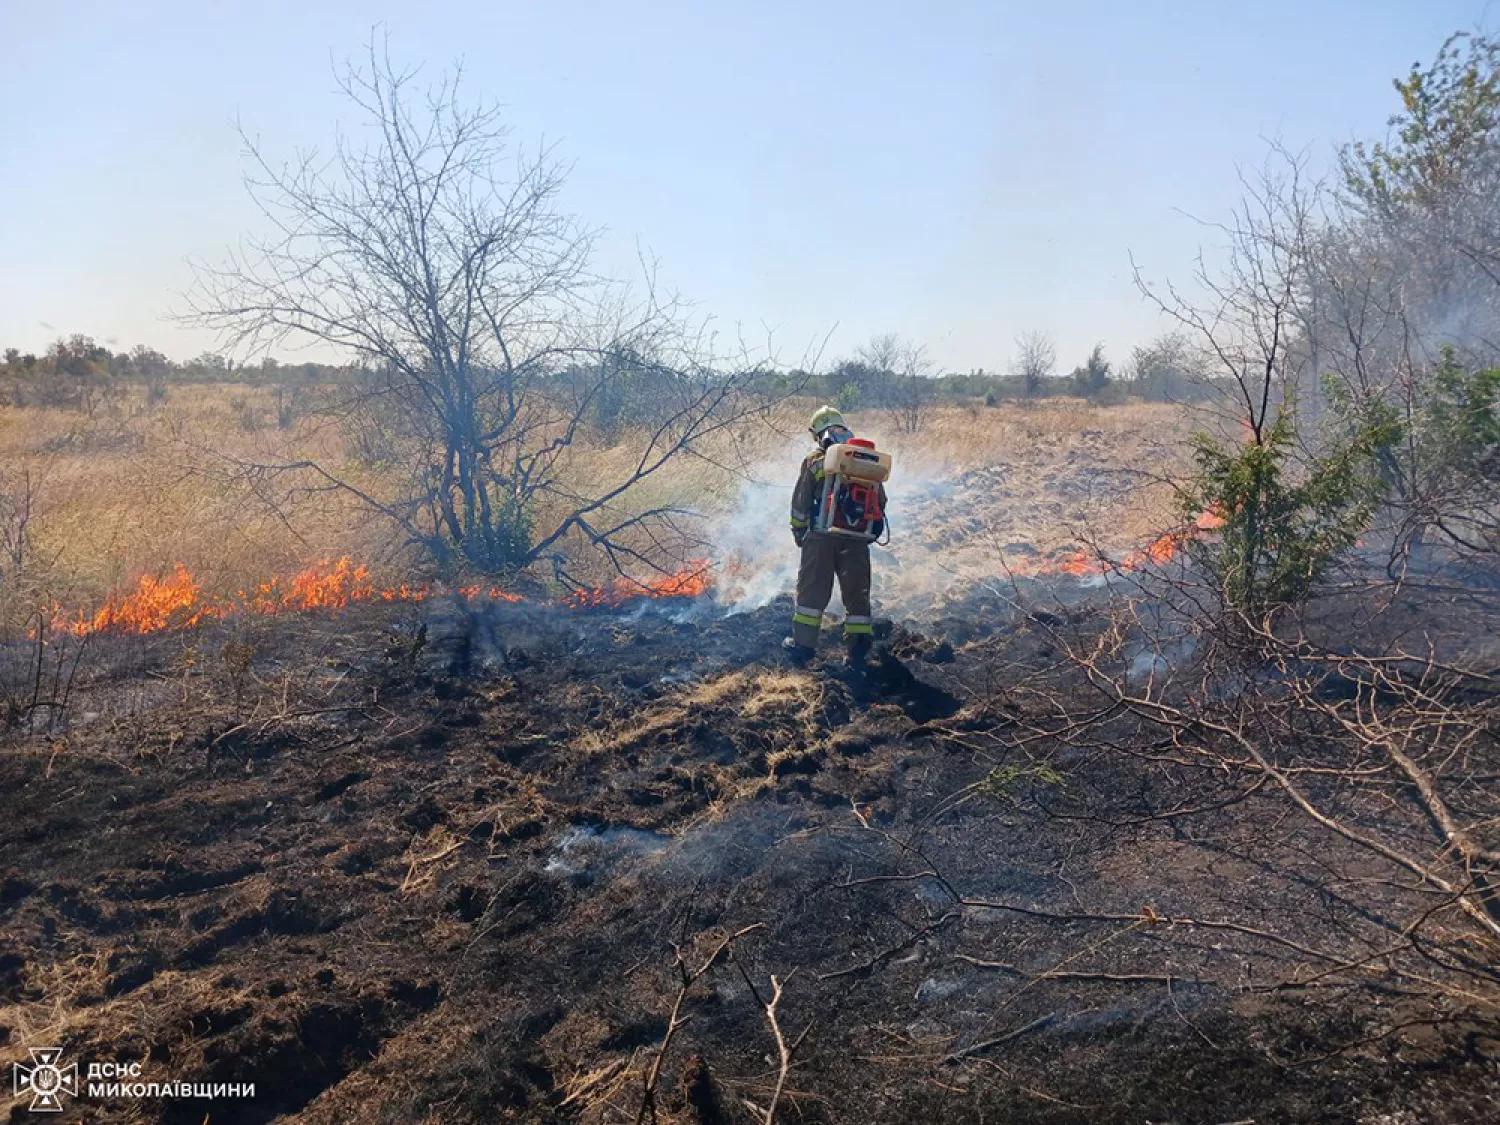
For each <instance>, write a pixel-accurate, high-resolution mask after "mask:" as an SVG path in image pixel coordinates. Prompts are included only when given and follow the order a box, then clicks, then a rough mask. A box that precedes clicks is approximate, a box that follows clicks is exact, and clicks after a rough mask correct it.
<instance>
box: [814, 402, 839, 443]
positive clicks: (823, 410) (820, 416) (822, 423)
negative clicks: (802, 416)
mask: <svg viewBox="0 0 1500 1125" xmlns="http://www.w3.org/2000/svg"><path fill="white" fill-rule="evenodd" d="M843 424H844V416H843V415H842V414H840V413H839V412H838V411H837V410H836V409H834V408H833V407H831V406H820V407H818V409H817V410H815V411H814V412H813V416H812V421H811V422H809V423H808V424H807V428H808V429H809V430H811V431H812V436H813V437H819V436H821V435H822V433H823V431H824V430H826V429H827V428H828V427H829V426H842V425H843Z"/></svg>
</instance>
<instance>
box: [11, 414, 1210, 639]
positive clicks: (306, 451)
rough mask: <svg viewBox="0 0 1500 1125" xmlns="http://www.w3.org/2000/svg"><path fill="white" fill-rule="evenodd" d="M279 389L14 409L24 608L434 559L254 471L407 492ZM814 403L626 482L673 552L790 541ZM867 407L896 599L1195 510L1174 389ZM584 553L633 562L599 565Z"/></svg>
mask: <svg viewBox="0 0 1500 1125" xmlns="http://www.w3.org/2000/svg"><path fill="white" fill-rule="evenodd" d="M279 405H280V403H279V402H278V398H277V395H276V392H275V391H274V390H273V389H272V388H266V387H254V386H234V385H213V386H174V387H172V388H171V389H170V391H169V394H168V396H167V398H166V401H164V402H155V403H151V402H148V401H147V399H146V397H145V395H144V393H142V392H139V391H135V390H125V391H121V392H119V393H118V394H117V395H116V396H115V397H114V398H112V399H110V400H109V401H107V402H106V403H105V404H104V405H103V406H102V407H101V408H100V409H99V410H97V411H96V412H95V413H94V414H93V415H84V414H82V413H78V412H74V411H65V410H56V409H44V408H14V407H6V408H0V465H3V466H5V468H4V469H3V470H0V475H3V479H0V491H5V492H8V493H9V494H10V495H11V496H12V497H13V498H14V497H18V496H21V495H23V494H24V493H25V492H26V490H27V482H29V483H30V488H31V491H32V493H33V496H32V504H31V509H30V513H29V522H28V523H27V525H26V527H25V529H24V532H25V537H26V545H27V548H28V549H27V551H26V552H25V566H24V574H23V581H21V582H19V583H18V582H8V583H7V594H6V598H7V605H6V611H7V614H8V615H9V616H11V617H12V618H14V617H15V615H16V614H18V613H19V614H21V615H22V616H24V615H25V614H26V613H27V612H29V611H30V610H32V609H34V608H35V607H36V606H37V605H42V604H45V605H54V604H55V605H61V606H63V607H65V608H66V609H67V610H69V611H72V610H88V609H90V608H91V607H93V606H96V605H98V604H99V603H100V601H101V600H102V599H104V598H106V597H107V596H108V595H110V594H112V593H118V592H121V591H125V590H129V589H131V588H133V586H134V584H135V583H136V582H137V581H138V580H139V579H140V578H141V576H143V575H170V574H172V573H173V572H174V571H175V570H176V568H177V567H178V566H179V565H181V566H183V567H185V568H186V569H187V570H188V571H189V572H190V573H191V574H192V576H193V577H194V579H195V580H196V581H197V582H198V583H200V584H201V586H202V588H203V590H204V591H205V592H206V593H210V594H228V593H232V592H233V591H236V590H245V589H253V588H254V587H255V586H256V585H258V584H260V583H262V582H265V581H267V580H269V579H271V578H273V577H278V576H281V577H285V576H289V575H292V574H295V573H297V572H298V571H300V570H302V569H303V568H305V567H308V566H309V565H312V564H314V563H316V562H317V561H318V560H323V559H334V558H339V557H343V556H348V557H351V558H353V559H355V560H357V561H358V562H360V563H363V564H365V565H366V566H368V567H369V569H370V571H371V573H372V574H373V575H374V576H375V578H376V580H377V581H380V582H386V583H392V584H394V583H399V582H406V581H414V580H419V579H421V578H422V577H423V573H422V571H423V560H422V559H421V558H420V557H419V555H418V554H417V553H415V552H414V551H413V550H411V549H410V548H409V546H408V545H406V544H404V543H403V542H402V541H401V538H400V536H399V535H398V534H397V532H396V530H395V529H394V528H393V527H392V526H391V525H390V524H388V523H386V522H384V521H382V520H381V519H379V518H376V517H373V516H372V514H371V513H370V511H369V510H368V508H366V507H365V506H364V505H363V503H362V502H361V501H359V500H358V499H357V498H355V497H354V496H352V495H351V494H349V493H347V492H343V491H340V490H335V489H328V488H326V487H323V488H318V487H304V486H306V485H316V484H318V483H319V482H317V481H315V480H313V479H312V478H310V477H308V476H307V475H306V474H300V475H298V474H286V475H283V476H280V477H274V478H268V477H265V476H259V477H257V476H253V475H250V474H246V473H245V472H244V471H243V469H244V466H246V465H249V464H283V463H290V462H295V461H301V460H305V459H316V460H318V461H320V462H321V463H323V464H325V465H327V466H329V467H331V468H332V469H334V470H335V471H337V472H338V473H339V474H340V476H342V477H344V478H346V479H349V480H351V481H353V482H355V483H356V484H357V485H358V486H359V487H360V488H362V489H364V490H366V491H368V492H369V493H370V494H372V495H374V496H377V497H384V496H388V495H391V494H392V490H393V489H394V488H395V480H394V478H392V477H389V476H388V475H386V476H383V474H389V473H390V472H391V470H388V469H387V470H380V469H373V468H369V467H366V466H363V465H361V463H360V462H359V461H358V460H357V459H356V458H355V457H354V456H353V453H352V451H351V450H350V449H349V448H348V447H347V446H346V443H345V439H344V437H343V435H342V434H341V433H340V432H339V431H338V429H337V428H336V426H334V425H333V424H332V423H330V422H328V421H326V420H324V419H320V418H318V417H316V416H312V415H309V414H306V413H301V412H299V411H297V410H296V409H295V408H294V409H292V410H291V411H290V414H291V417H290V418H286V419H279V418H278V406H279ZM814 405H815V404H813V403H811V402H807V403H803V402H794V403H789V404H786V405H784V406H783V407H782V408H781V409H780V410H778V411H777V412H776V414H775V416H774V417H773V418H772V419H769V420H757V421H756V422H755V423H753V424H749V425H746V426H744V427H740V428H737V429H736V430H735V431H733V432H732V433H726V434H723V435H719V436H717V437H716V442H715V444H714V446H713V447H712V448H710V449H708V450H706V452H707V456H706V457H702V458H696V457H695V458H681V459H680V460H678V461H676V462H674V463H672V464H670V465H669V466H668V467H667V468H665V469H664V470H663V471H661V472H660V473H658V474H657V475H655V476H653V477H651V478H649V479H647V480H646V481H643V482H642V483H640V484H639V485H637V486H636V487H635V488H633V489H632V490H631V491H630V492H629V493H628V494H627V495H626V496H625V497H624V498H623V502H624V505H625V506H626V507H627V508H634V509H636V510H639V509H641V508H645V507H649V506H654V505H662V504H670V505H673V506H677V507H681V508H684V509H687V510H690V511H691V512H693V513H695V518H692V519H689V520H687V521H686V522H685V524H684V528H685V532H686V534H685V537H684V539H683V540H682V541H681V542H680V543H679V544H678V545H677V547H676V552H677V553H678V554H679V555H681V556H682V557H681V558H678V559H673V560H664V561H665V562H667V563H669V564H674V563H680V562H682V561H685V560H686V559H687V558H698V557H704V558H714V557H715V556H716V554H717V553H718V543H719V540H720V539H721V538H722V537H723V535H724V533H725V530H726V528H727V529H729V531H730V534H731V535H732V534H733V532H734V529H735V527H736V525H737V524H738V523H742V522H743V520H744V519H746V518H753V519H759V520H761V521H762V522H766V523H767V524H768V526H767V527H765V528H760V527H757V528H756V538H757V540H758V541H759V540H760V539H761V538H762V533H763V532H764V533H767V534H769V533H770V532H771V531H772V530H773V529H774V532H775V535H776V538H775V539H774V544H773V545H774V547H775V548H776V553H778V554H783V553H784V554H787V555H789V554H790V552H789V551H786V552H783V551H781V548H782V547H783V546H785V545H784V544H783V543H782V542H781V539H782V538H784V528H785V521H784V519H783V518H782V511H783V510H784V508H785V501H784V497H783V494H789V492H790V487H791V482H792V478H793V476H794V474H795V467H796V459H797V457H798V456H799V454H800V452H801V450H802V449H803V447H804V446H805V444H806V443H805V440H804V439H805V434H804V432H803V429H802V427H803V418H804V417H805V415H806V414H807V413H808V412H809V410H810V409H811V408H812V407H813V406H814ZM279 421H280V422H282V423H283V424H278V422H279ZM850 422H851V424H852V425H853V426H855V427H856V428H857V429H858V430H859V431H860V432H861V433H864V434H867V435H869V436H872V437H874V438H875V439H876V440H877V441H878V442H879V443H880V444H881V445H882V447H885V448H890V449H892V450H893V451H894V452H895V454H896V457H897V466H898V468H897V472H896V474H895V477H894V479H893V481H892V483H891V487H890V492H891V501H892V518H893V528H894V541H893V543H892V549H891V553H890V555H889V556H888V557H887V559H886V562H887V564H888V566H887V571H888V573H889V574H890V575H891V576H892V584H891V585H890V586H889V587H888V593H890V594H891V595H892V596H893V597H895V596H898V595H906V594H912V593H915V592H916V591H917V590H918V589H927V588H928V587H930V586H932V585H933V584H934V583H937V584H939V585H942V584H947V583H949V582H950V580H952V579H953V577H954V576H955V575H961V576H966V577H968V578H973V577H976V576H984V575H990V576H993V575H995V574H997V573H1000V572H1002V571H1003V565H1017V564H1020V565H1024V564H1026V562H1027V561H1028V560H1029V559H1032V558H1035V557H1046V556H1050V555H1055V554H1056V553H1058V552H1061V551H1068V550H1074V549H1076V548H1077V546H1078V544H1079V542H1080V540H1081V539H1087V540H1089V541H1091V542H1094V541H1097V542H1098V543H1099V544H1100V545H1101V546H1103V547H1104V548H1106V549H1108V550H1114V551H1124V550H1128V549H1130V548H1131V547H1134V546H1138V545H1139V544H1140V543H1141V542H1144V541H1146V540H1149V539H1150V538H1151V536H1153V535H1154V534H1156V533H1158V532H1159V531H1160V530H1161V528H1162V527H1163V526H1165V525H1167V524H1169V523H1170V521H1171V520H1172V519H1173V512H1172V510H1171V504H1170V492H1169V490H1167V489H1165V488H1164V487H1163V486H1162V485H1161V484H1160V483H1158V482H1155V481H1154V480H1153V479H1152V478H1153V474H1155V473H1159V472H1161V471H1162V470H1163V469H1164V468H1166V467H1167V466H1170V465H1171V464H1174V463H1177V462H1178V461H1180V459H1181V456H1182V448H1183V445H1182V439H1183V437H1184V436H1185V434H1186V431H1187V429H1188V427H1189V425H1190V422H1191V419H1190V418H1188V416H1187V415H1186V414H1185V413H1184V412H1182V411H1180V410H1178V409H1177V408H1174V407H1170V406H1158V405H1145V404H1134V405H1126V406H1115V407H1096V406H1092V405H1090V404H1087V403H1085V402H1083V401H1081V400H1071V399H1054V400H1046V401H1042V402H1039V403H1036V404H1031V405H1025V406H1023V405H1010V404H1007V405H1001V406H998V407H984V406H970V407H966V406H952V405H946V406H941V407H937V408H935V409H934V410H933V411H932V413H931V415H930V417H929V419H928V420H927V421H926V423H925V424H924V426H923V428H922V429H921V431H920V432H919V433H918V434H916V435H903V434H899V433H897V432H895V428H894V426H893V424H892V420H891V418H890V417H889V416H887V415H885V414H884V413H882V412H876V411H867V412H863V413H853V414H851V415H850ZM639 440H640V435H639V434H633V433H630V432H628V431H627V432H625V433H623V434H622V435H621V436H620V438H619V439H618V442H617V444H615V445H614V446H613V447H610V448H599V447H598V446H597V445H590V444H588V443H587V442H580V443H579V446H578V447H577V449H576V450H575V451H574V452H573V454H572V456H571V458H570V460H569V461H568V462H567V463H566V464H565V466H564V470H563V471H564V474H565V476H566V475H568V474H572V476H573V477H574V478H575V481H576V482H577V483H579V484H581V485H582V484H588V483H592V480H593V479H600V478H602V479H608V478H610V477H611V476H613V475H615V474H623V473H624V472H625V471H626V469H627V466H628V465H629V464H630V462H631V461H632V460H633V459H634V457H635V456H636V453H637V449H638V445H639ZM747 481H749V482H758V483H759V484H761V485H763V486H764V488H765V489H768V490H769V492H768V493H766V494H764V495H762V497H761V499H762V500H765V499H766V497H767V496H769V497H770V499H769V501H768V502H767V503H766V505H765V506H766V509H767V510H766V512H764V513H756V514H754V515H752V516H746V514H745V513H742V512H738V511H737V508H738V507H739V506H740V505H742V504H743V503H744V497H745V491H744V488H745V484H746V482H747ZM543 515H544V517H545V513H543ZM12 522H14V521H13V520H12ZM740 530H741V531H743V528H740ZM783 561H784V560H783ZM897 570H899V571H900V575H899V580H898V579H897V578H896V577H895V572H896V571H897ZM582 572H583V573H585V574H592V575H594V576H596V577H597V578H598V579H599V580H600V581H606V580H608V578H609V577H611V576H610V575H609V574H608V573H607V572H605V571H604V570H603V569H601V568H600V567H599V566H598V565H597V564H596V565H595V566H594V567H593V569H592V570H590V569H589V567H588V565H585V566H584V567H583V568H582Z"/></svg>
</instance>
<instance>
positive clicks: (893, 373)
mask: <svg viewBox="0 0 1500 1125" xmlns="http://www.w3.org/2000/svg"><path fill="white" fill-rule="evenodd" d="M858 359H859V360H860V361H861V362H862V363H864V364H866V365H867V366H869V367H870V368H872V369H873V370H874V371H876V372H877V373H878V374H879V375H880V377H881V381H882V382H883V383H884V388H883V390H884V394H883V395H882V396H881V397H882V398H883V399H884V401H885V405H886V409H887V410H888V411H889V413H890V416H891V420H892V421H893V422H894V423H895V424H896V429H897V430H898V431H900V432H901V433H903V434H915V433H917V432H918V431H919V430H921V428H922V423H923V422H925V421H926V419H927V413H928V410H929V408H930V407H931V404H932V392H933V384H932V375H933V364H932V361H931V360H930V359H929V358H928V356H927V349H926V348H925V347H923V346H922V345H920V344H916V343H912V342H910V341H907V340H903V339H902V338H901V337H900V336H898V335H896V334H895V333H894V332H887V333H885V334H884V335H880V336H876V337H874V338H873V339H871V340H870V342H869V343H868V344H866V345H865V346H864V347H862V348H860V349H859V352H858Z"/></svg>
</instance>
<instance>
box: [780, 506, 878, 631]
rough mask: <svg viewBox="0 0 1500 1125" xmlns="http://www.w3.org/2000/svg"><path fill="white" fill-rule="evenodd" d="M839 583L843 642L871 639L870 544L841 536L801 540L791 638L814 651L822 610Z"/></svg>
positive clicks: (815, 535)
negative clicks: (843, 615)
mask: <svg viewBox="0 0 1500 1125" xmlns="http://www.w3.org/2000/svg"><path fill="white" fill-rule="evenodd" d="M834 578H837V579H838V580H839V597H841V598H842V599H843V600H844V612H845V615H846V616H845V617H844V639H845V640H848V639H849V638H851V637H859V636H866V637H868V636H870V635H871V634H872V633H873V632H874V628H873V626H872V624H871V621H870V545H869V544H868V543H866V542H864V541H862V540H859V539H848V538H845V537H843V536H840V535H819V534H817V533H813V534H811V535H809V536H807V538H805V539H804V540H803V541H802V562H801V564H800V565H799V566H798V567H797V608H796V610H795V611H794V612H793V613H792V639H793V640H794V641H796V642H797V643H798V644H799V645H805V646H806V647H807V648H815V647H816V646H817V643H818V631H819V629H821V628H822V625H823V611H824V610H825V609H827V608H828V600H829V599H830V598H831V597H832V596H833V580H834Z"/></svg>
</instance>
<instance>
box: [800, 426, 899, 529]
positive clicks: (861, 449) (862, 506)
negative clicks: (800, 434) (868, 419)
mask: <svg viewBox="0 0 1500 1125" xmlns="http://www.w3.org/2000/svg"><path fill="white" fill-rule="evenodd" d="M890 475H891V455H890V454H889V453H882V452H881V451H880V450H878V449H876V448H875V443H874V442H873V441H868V440H866V439H865V438H850V439H849V440H848V441H846V442H841V443H839V444H837V445H830V446H829V447H828V452H826V453H825V454H823V491H822V493H821V495H820V496H819V498H818V513H817V516H816V518H815V519H814V520H813V525H812V530H813V531H818V532H822V533H823V534H825V535H842V536H845V537H847V538H850V539H862V540H864V541H865V542H866V543H871V542H874V540H875V538H876V532H875V531H874V526H875V524H876V523H883V522H884V521H885V511H884V509H883V508H882V507H881V505H880V486H881V484H883V483H884V482H885V481H886V480H887V479H889V477H890Z"/></svg>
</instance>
